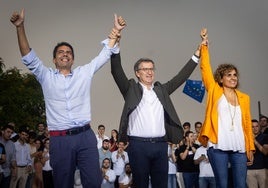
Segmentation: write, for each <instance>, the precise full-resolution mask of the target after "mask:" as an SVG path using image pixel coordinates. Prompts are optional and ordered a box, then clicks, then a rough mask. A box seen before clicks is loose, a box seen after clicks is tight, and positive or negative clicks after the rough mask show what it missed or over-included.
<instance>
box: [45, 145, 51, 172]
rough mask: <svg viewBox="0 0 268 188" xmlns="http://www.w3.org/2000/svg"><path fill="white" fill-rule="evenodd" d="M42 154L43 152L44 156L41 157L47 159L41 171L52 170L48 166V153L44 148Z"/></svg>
mask: <svg viewBox="0 0 268 188" xmlns="http://www.w3.org/2000/svg"><path fill="white" fill-rule="evenodd" d="M44 152H45V155H44V156H43V157H45V158H47V159H48V160H47V161H46V162H45V164H44V166H43V170H44V171H50V170H52V167H51V166H50V159H49V151H48V150H47V149H46V148H45V149H44Z"/></svg>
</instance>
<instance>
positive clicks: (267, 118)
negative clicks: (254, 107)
mask: <svg viewBox="0 0 268 188" xmlns="http://www.w3.org/2000/svg"><path fill="white" fill-rule="evenodd" d="M262 118H265V119H266V120H267V121H268V117H267V116H264V115H262V116H261V117H260V120H261V119H262Z"/></svg>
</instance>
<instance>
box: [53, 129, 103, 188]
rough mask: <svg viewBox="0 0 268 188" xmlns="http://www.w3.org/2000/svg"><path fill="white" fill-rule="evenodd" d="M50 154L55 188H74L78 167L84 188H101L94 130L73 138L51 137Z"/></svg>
mask: <svg viewBox="0 0 268 188" xmlns="http://www.w3.org/2000/svg"><path fill="white" fill-rule="evenodd" d="M49 153H50V165H51V167H52V168H53V180H54V187H55V188H61V187H64V188H73V187H74V172H75V170H76V168H77V167H78V168H79V170H80V176H81V182H82V185H83V187H84V188H87V187H90V188H99V187H100V185H101V181H102V176H101V171H100V164H99V153H98V149H97V139H96V136H95V134H94V132H93V131H92V129H88V130H87V131H85V132H81V133H79V134H76V135H71V136H68V135H67V136H51V137H50V151H49Z"/></svg>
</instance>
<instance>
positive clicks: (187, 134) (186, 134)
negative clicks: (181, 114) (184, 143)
mask: <svg viewBox="0 0 268 188" xmlns="http://www.w3.org/2000/svg"><path fill="white" fill-rule="evenodd" d="M191 133H193V131H186V133H185V137H188V136H189V134H191Z"/></svg>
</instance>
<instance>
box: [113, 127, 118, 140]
mask: <svg viewBox="0 0 268 188" xmlns="http://www.w3.org/2000/svg"><path fill="white" fill-rule="evenodd" d="M112 131H114V132H115V133H116V139H117V140H118V131H117V130H116V129H113V130H112ZM112 131H111V132H112ZM111 140H113V141H114V137H113V134H112V133H111Z"/></svg>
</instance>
